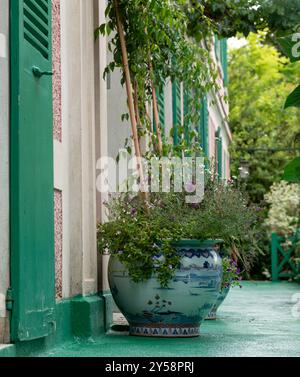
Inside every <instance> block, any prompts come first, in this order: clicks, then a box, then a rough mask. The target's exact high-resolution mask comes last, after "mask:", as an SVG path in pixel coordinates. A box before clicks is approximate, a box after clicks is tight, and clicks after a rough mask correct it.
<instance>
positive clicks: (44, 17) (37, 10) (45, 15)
mask: <svg viewBox="0 0 300 377" xmlns="http://www.w3.org/2000/svg"><path fill="white" fill-rule="evenodd" d="M24 4H26V5H27V6H28V7H29V8H30V9H31V10H32V11H33V12H34V13H35V14H36V15H37V16H38V17H39V18H41V19H42V20H43V21H44V22H45V23H46V24H48V12H45V11H44V10H43V9H42V8H40V7H39V6H37V4H36V3H35V2H33V1H32V0H24Z"/></svg>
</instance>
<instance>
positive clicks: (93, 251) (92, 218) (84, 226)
mask: <svg viewBox="0 0 300 377" xmlns="http://www.w3.org/2000/svg"><path fill="white" fill-rule="evenodd" d="M93 7H94V2H93V1H92V0H90V1H83V0H72V1H70V0H61V34H62V40H61V49H62V56H61V60H62V132H63V151H62V155H63V156H64V158H63V160H62V161H61V165H62V167H61V169H62V170H63V173H64V174H63V182H64V183H63V185H64V187H63V192H64V194H63V203H64V204H63V296H64V297H69V296H74V295H77V294H83V295H88V294H92V293H96V291H97V246H96V184H95V174H96V173H95V172H96V166H95V89H94V10H93Z"/></svg>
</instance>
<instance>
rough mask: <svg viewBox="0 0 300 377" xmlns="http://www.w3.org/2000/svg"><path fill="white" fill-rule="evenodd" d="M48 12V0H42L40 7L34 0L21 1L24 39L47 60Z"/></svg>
mask: <svg viewBox="0 0 300 377" xmlns="http://www.w3.org/2000/svg"><path fill="white" fill-rule="evenodd" d="M46 6H47V7H46ZM48 12H49V3H48V2H44V3H43V6H42V7H41V5H40V4H39V5H37V4H36V1H35V0H24V1H23V26H24V39H25V40H26V41H27V42H28V43H30V44H31V45H32V47H34V48H35V49H36V50H37V51H38V52H40V54H41V55H42V56H43V57H44V58H45V59H47V60H48V59H49V50H50V45H51V41H50V38H49V34H50V33H49V24H50V20H49V17H50V16H49V15H48Z"/></svg>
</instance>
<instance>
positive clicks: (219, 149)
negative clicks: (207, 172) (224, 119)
mask: <svg viewBox="0 0 300 377" xmlns="http://www.w3.org/2000/svg"><path fill="white" fill-rule="evenodd" d="M216 163H217V174H218V177H219V179H222V178H223V140H222V136H221V130H220V128H219V129H218V131H217V132H216Z"/></svg>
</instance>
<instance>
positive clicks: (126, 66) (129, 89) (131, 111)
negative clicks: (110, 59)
mask: <svg viewBox="0 0 300 377" xmlns="http://www.w3.org/2000/svg"><path fill="white" fill-rule="evenodd" d="M114 7H115V11H116V18H117V28H118V34H119V38H120V43H121V50H122V60H123V70H124V75H125V83H126V91H127V98H128V107H129V115H130V121H131V128H132V138H133V143H134V148H135V155H136V157H137V160H138V161H137V169H138V172H139V176H140V188H141V194H142V196H143V198H144V199H145V200H147V199H148V193H147V192H146V186H145V184H146V182H145V177H144V171H143V166H142V164H141V157H142V156H141V149H140V144H139V137H138V129H137V120H136V114H135V110H134V99H133V93H132V83H131V78H130V72H129V63H128V54H127V48H126V41H125V35H124V28H123V24H122V21H121V17H120V12H119V6H118V0H114Z"/></svg>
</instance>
